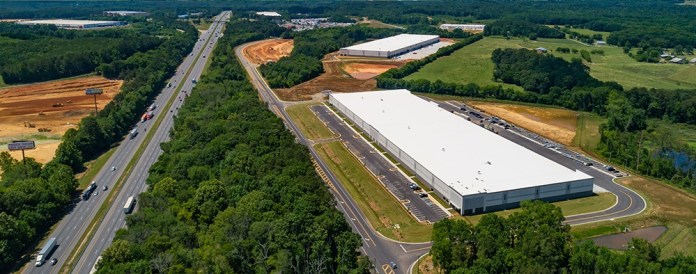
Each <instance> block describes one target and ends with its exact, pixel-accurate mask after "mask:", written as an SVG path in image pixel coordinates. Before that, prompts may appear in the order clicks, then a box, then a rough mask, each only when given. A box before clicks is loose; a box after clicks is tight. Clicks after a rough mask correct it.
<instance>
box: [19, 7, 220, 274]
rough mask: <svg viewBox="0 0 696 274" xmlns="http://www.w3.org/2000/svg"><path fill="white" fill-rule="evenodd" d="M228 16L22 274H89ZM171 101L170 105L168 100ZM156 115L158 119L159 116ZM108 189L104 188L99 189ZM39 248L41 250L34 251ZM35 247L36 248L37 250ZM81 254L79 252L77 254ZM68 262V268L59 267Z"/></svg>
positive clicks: (189, 59)
mask: <svg viewBox="0 0 696 274" xmlns="http://www.w3.org/2000/svg"><path fill="white" fill-rule="evenodd" d="M229 16H230V12H223V13H221V14H220V15H218V16H216V18H215V22H214V23H213V24H212V25H211V27H210V29H209V30H207V31H206V32H204V33H203V34H202V35H201V37H200V39H199V40H198V41H197V42H196V45H195V46H194V49H193V51H192V52H191V54H190V55H189V56H187V57H186V58H185V59H184V61H183V62H182V64H181V65H180V66H179V67H178V68H177V71H176V74H175V76H174V77H172V79H170V82H169V83H171V86H168V87H166V88H164V89H163V90H162V92H161V93H160V94H159V95H158V96H157V97H156V99H155V100H154V104H155V105H157V106H158V108H156V109H155V111H154V112H155V117H154V118H153V120H150V121H147V122H144V123H138V125H137V127H138V130H137V131H138V135H137V136H135V137H134V138H130V137H128V136H127V137H126V138H125V139H124V140H123V141H122V142H121V143H120V144H119V145H118V147H117V148H116V151H115V152H114V154H113V155H112V156H111V157H110V158H109V159H108V160H107V162H106V164H105V165H104V168H103V169H102V170H100V171H99V172H98V174H97V176H96V177H95V182H96V184H97V186H98V187H97V189H96V190H95V194H94V195H92V196H90V198H89V199H88V200H83V201H79V202H77V203H76V204H75V205H74V207H73V209H72V211H71V212H69V213H68V214H67V215H66V216H65V217H63V219H62V220H61V221H60V222H59V223H58V225H57V226H56V227H55V229H54V230H53V232H52V233H51V234H50V235H49V237H48V238H51V237H55V238H57V242H58V244H57V247H56V249H55V250H54V251H53V253H52V255H51V256H50V257H49V258H48V259H47V262H46V263H45V264H44V265H42V266H40V267H36V266H34V261H30V262H29V263H28V264H27V265H26V266H25V267H24V273H59V272H60V271H61V270H62V271H63V272H76V273H89V272H90V270H91V269H92V266H93V265H94V262H95V261H96V259H97V257H98V256H99V255H100V254H101V252H102V251H103V250H104V249H105V248H107V247H108V246H109V244H110V243H111V241H112V239H113V237H114V235H115V232H116V230H118V229H119V228H122V227H123V226H124V225H125V214H124V212H123V206H124V204H125V201H126V199H127V198H128V197H130V196H137V195H138V194H139V193H141V192H143V191H145V190H146V188H147V186H146V185H145V179H146V178H147V175H148V170H149V168H150V166H152V164H153V163H154V162H155V161H156V160H157V157H158V156H159V155H160V154H161V153H162V151H161V149H160V143H162V142H166V141H167V140H169V131H170V129H171V128H172V124H173V118H174V116H175V115H176V112H177V110H178V108H179V106H180V105H181V104H183V101H184V98H185V97H186V94H187V93H188V92H190V91H191V88H192V87H193V85H194V84H193V83H192V81H191V80H192V79H198V78H199V77H200V75H201V73H202V72H203V69H204V67H205V63H206V61H207V58H210V53H211V52H212V50H213V48H214V45H215V43H216V42H217V38H218V37H219V35H220V34H221V33H222V29H223V27H224V21H225V20H227V19H229ZM175 96H176V97H177V98H175V99H173V100H174V101H172V103H171V105H169V106H168V102H170V100H172V98H173V97H175ZM160 117H161V118H160ZM157 119H161V121H160V124H159V127H157V128H152V127H153V126H154V123H155V121H156V120H157ZM148 129H149V130H150V132H152V131H153V130H154V131H155V132H154V133H151V134H153V135H152V139H151V140H150V141H149V142H148V143H147V144H144V145H145V147H144V149H143V151H142V153H141V154H139V156H140V157H139V158H134V157H135V156H136V152H137V151H138V149H139V148H140V147H141V146H142V145H143V143H144V141H145V137H146V136H147V135H148ZM131 161H136V162H135V165H133V166H132V168H130V169H129V170H125V169H126V167H127V166H128V165H129V163H130V162H131ZM122 179H125V181H124V183H123V184H122V187H121V188H119V189H116V188H114V186H116V185H117V182H118V181H119V180H122ZM105 186H106V187H107V188H108V189H107V190H105V191H104V190H103V188H104V187H105ZM109 191H119V193H118V194H116V195H113V196H112V199H111V200H110V201H108V203H109V210H108V212H107V214H106V216H105V217H104V219H103V220H102V222H101V223H99V224H97V225H96V226H95V227H91V228H90V227H88V226H89V224H90V223H91V221H92V219H93V218H94V217H95V216H96V215H97V211H98V209H99V208H100V207H101V206H102V204H103V203H105V202H107V201H105V200H106V198H107V196H108V192H109ZM94 229H96V233H94V234H93V236H92V237H86V238H84V239H83V237H82V236H83V235H85V234H86V233H87V232H88V230H94ZM38 248H40V246H39V247H38ZM38 248H37V249H38ZM81 250H84V253H79V254H78V252H80V251H81ZM53 258H56V259H57V260H58V263H57V264H56V265H53V266H52V265H50V260H51V259H53ZM67 263H72V264H71V267H69V268H68V267H65V269H62V268H63V266H64V265H65V264H67Z"/></svg>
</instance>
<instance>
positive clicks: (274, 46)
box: [244, 39, 294, 64]
mask: <svg viewBox="0 0 696 274" xmlns="http://www.w3.org/2000/svg"><path fill="white" fill-rule="evenodd" d="M293 46H294V41H293V40H292V39H274V40H266V41H263V42H260V43H256V44H253V45H250V46H248V47H246V48H245V49H244V54H245V55H246V56H247V58H248V59H249V60H251V62H253V63H254V64H265V63H267V62H270V61H278V59H280V58H282V57H285V56H288V55H290V52H292V48H293Z"/></svg>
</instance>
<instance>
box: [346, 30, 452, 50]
mask: <svg viewBox="0 0 696 274" xmlns="http://www.w3.org/2000/svg"><path fill="white" fill-rule="evenodd" d="M435 38H439V36H437V35H420V34H399V35H396V36H392V37H387V38H384V39H379V40H375V41H371V42H367V43H362V44H357V45H354V46H350V47H346V48H343V49H347V50H373V51H396V50H399V49H402V48H405V47H408V46H411V45H415V44H418V43H422V42H425V41H428V40H431V39H435Z"/></svg>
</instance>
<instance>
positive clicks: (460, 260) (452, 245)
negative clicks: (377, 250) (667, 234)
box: [430, 201, 696, 273]
mask: <svg viewBox="0 0 696 274" xmlns="http://www.w3.org/2000/svg"><path fill="white" fill-rule="evenodd" d="M563 221H564V217H563V214H562V212H561V210H560V208H558V207H556V206H554V205H551V204H547V203H543V202H540V201H534V202H530V201H524V202H522V210H521V211H519V212H515V213H513V214H511V215H510V217H508V218H503V217H499V216H498V215H495V214H486V215H484V216H483V218H481V221H479V223H478V224H477V225H475V226H473V225H470V224H469V223H467V222H466V221H464V220H451V219H444V220H442V221H440V222H437V223H436V224H435V225H434V226H433V247H432V250H431V251H430V254H431V255H432V256H433V263H434V264H435V266H437V267H438V268H440V269H441V270H442V271H443V272H444V273H694V272H696V266H695V265H694V263H696V259H694V258H693V257H690V256H688V257H687V256H682V255H679V256H675V257H673V258H669V259H666V260H660V259H659V256H660V249H659V248H658V247H655V246H654V245H652V244H650V243H648V242H646V241H645V240H642V239H632V240H631V241H630V243H629V248H628V250H627V251H626V252H624V253H618V252H613V251H610V250H608V249H607V248H604V247H598V246H596V245H595V244H594V243H593V242H591V241H587V240H582V241H574V240H573V239H572V237H571V235H570V226H568V225H566V224H563Z"/></svg>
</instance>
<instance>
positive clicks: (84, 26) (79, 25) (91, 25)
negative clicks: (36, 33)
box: [17, 19, 126, 29]
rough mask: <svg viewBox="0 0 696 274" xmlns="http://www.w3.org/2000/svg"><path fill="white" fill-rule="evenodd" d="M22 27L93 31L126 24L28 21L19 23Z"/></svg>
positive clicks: (81, 21)
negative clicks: (92, 29)
mask: <svg viewBox="0 0 696 274" xmlns="http://www.w3.org/2000/svg"><path fill="white" fill-rule="evenodd" d="M17 24H20V25H54V26H56V27H59V28H64V29H91V28H105V27H116V26H123V25H125V24H126V22H122V21H92V20H65V19H55V20H28V21H20V22H17Z"/></svg>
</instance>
